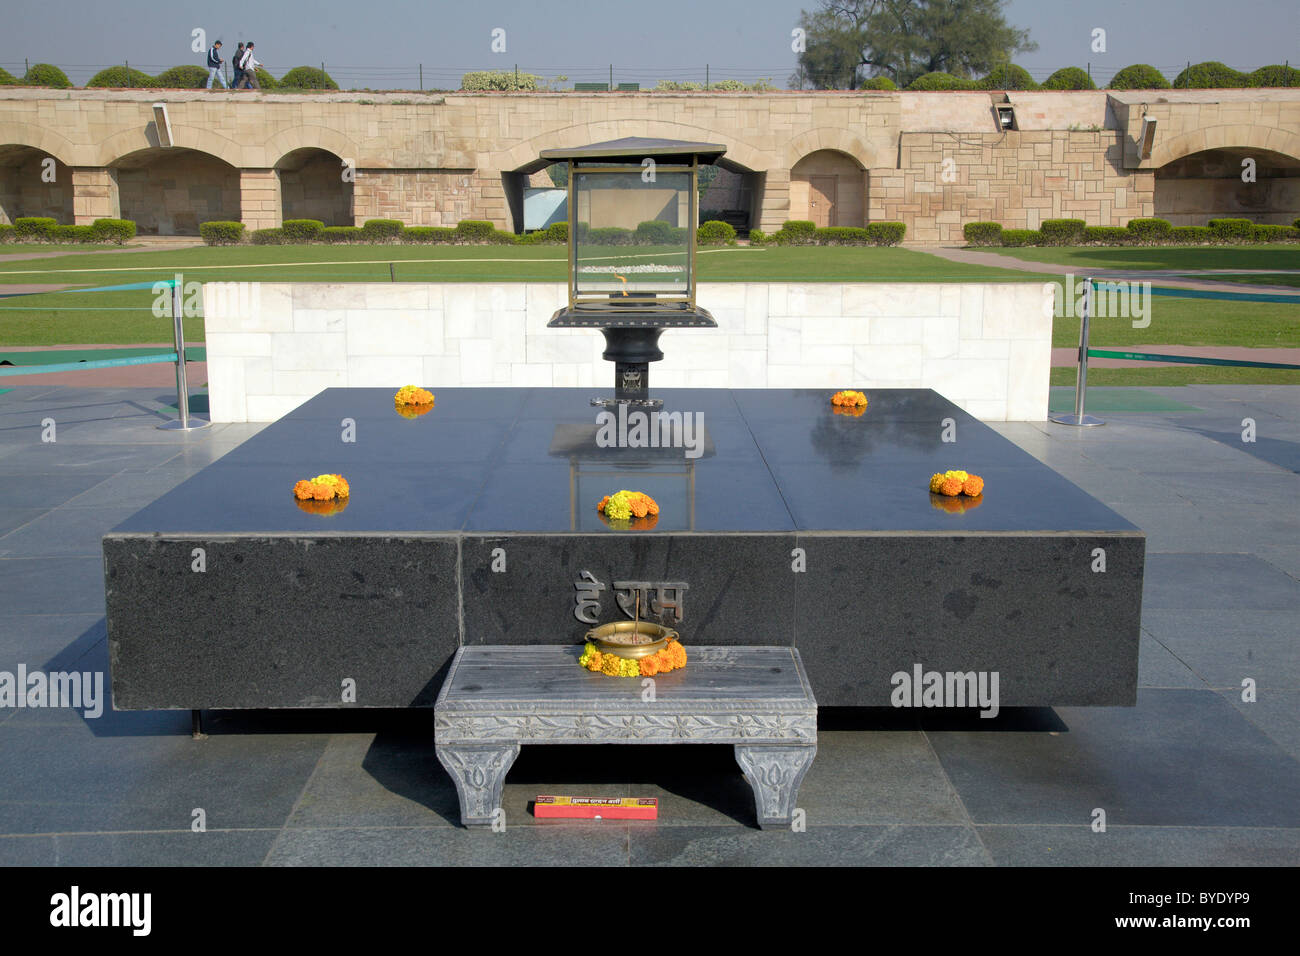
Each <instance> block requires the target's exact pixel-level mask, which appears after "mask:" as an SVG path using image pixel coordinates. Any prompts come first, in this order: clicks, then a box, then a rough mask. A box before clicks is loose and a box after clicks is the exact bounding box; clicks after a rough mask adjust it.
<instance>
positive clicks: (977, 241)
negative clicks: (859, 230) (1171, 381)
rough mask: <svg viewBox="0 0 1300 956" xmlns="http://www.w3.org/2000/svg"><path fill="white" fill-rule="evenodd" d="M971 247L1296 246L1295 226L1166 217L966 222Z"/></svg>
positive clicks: (1299, 237)
mask: <svg viewBox="0 0 1300 956" xmlns="http://www.w3.org/2000/svg"><path fill="white" fill-rule="evenodd" d="M962 234H963V235H964V236H965V237H966V242H967V243H968V244H969V245H972V246H1004V247H1015V246H1161V245H1179V246H1185V245H1228V244H1234V243H1252V242H1300V219H1297V220H1296V221H1295V223H1294V224H1293V225H1290V226H1282V225H1263V224H1258V223H1253V222H1251V221H1250V220H1249V219H1211V220H1210V222H1209V225H1206V226H1175V225H1172V224H1171V223H1170V222H1169V220H1167V219H1130V220H1129V223H1128V225H1127V226H1089V225H1087V224H1085V223H1084V221H1083V220H1082V219H1044V220H1043V224H1042V226H1040V227H1039V228H1038V229H1003V228H1002V226H1001V225H999V224H998V223H996V222H968V223H966V225H965V226H964V227H963V228H962Z"/></svg>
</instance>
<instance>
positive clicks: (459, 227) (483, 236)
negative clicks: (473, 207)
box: [456, 219, 496, 242]
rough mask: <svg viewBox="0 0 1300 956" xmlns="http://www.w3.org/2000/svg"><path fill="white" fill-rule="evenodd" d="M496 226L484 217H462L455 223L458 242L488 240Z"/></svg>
mask: <svg viewBox="0 0 1300 956" xmlns="http://www.w3.org/2000/svg"><path fill="white" fill-rule="evenodd" d="M495 228H496V227H495V226H493V225H492V223H490V222H488V221H487V220H485V219H462V220H461V221H460V222H458V223H456V240H457V241H458V242H488V241H490V240H491V239H492V232H493V230H494V229H495Z"/></svg>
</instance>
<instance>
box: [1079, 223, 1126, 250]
mask: <svg viewBox="0 0 1300 956" xmlns="http://www.w3.org/2000/svg"><path fill="white" fill-rule="evenodd" d="M1132 241H1133V234H1132V233H1131V232H1129V231H1128V230H1127V229H1125V228H1124V227H1123V226H1085V227H1084V230H1083V237H1082V242H1083V244H1084V245H1085V246H1127V245H1128V244H1129V243H1130V242H1132Z"/></svg>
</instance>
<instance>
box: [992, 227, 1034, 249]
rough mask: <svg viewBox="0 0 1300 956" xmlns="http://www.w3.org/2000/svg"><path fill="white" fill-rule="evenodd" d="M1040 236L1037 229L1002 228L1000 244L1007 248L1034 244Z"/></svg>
mask: <svg viewBox="0 0 1300 956" xmlns="http://www.w3.org/2000/svg"><path fill="white" fill-rule="evenodd" d="M1040 238H1041V237H1040V236H1039V235H1038V230H1037V229H1003V230H1002V245H1003V246H1006V247H1008V248H1014V247H1017V246H1036V245H1038V241H1039V239H1040Z"/></svg>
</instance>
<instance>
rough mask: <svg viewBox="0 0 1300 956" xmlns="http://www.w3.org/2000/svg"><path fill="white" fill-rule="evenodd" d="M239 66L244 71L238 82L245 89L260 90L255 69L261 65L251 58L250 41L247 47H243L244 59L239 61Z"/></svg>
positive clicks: (251, 48)
mask: <svg viewBox="0 0 1300 956" xmlns="http://www.w3.org/2000/svg"><path fill="white" fill-rule="evenodd" d="M239 65H240V67H241V68H242V69H243V71H244V75H243V77H242V78H241V79H240V81H239V82H240V83H242V84H243V85H244V87H245V88H246V89H250V90H260V89H261V88H262V86H261V84H260V83H258V82H257V68H258V67H259V66H261V65H262V64H261V62H260V61H259V60H258V59H257V58H256V57H254V56H253V41H252V40H249V41H248V46H246V47H244V59H243V60H242V61H240V64H239Z"/></svg>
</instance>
